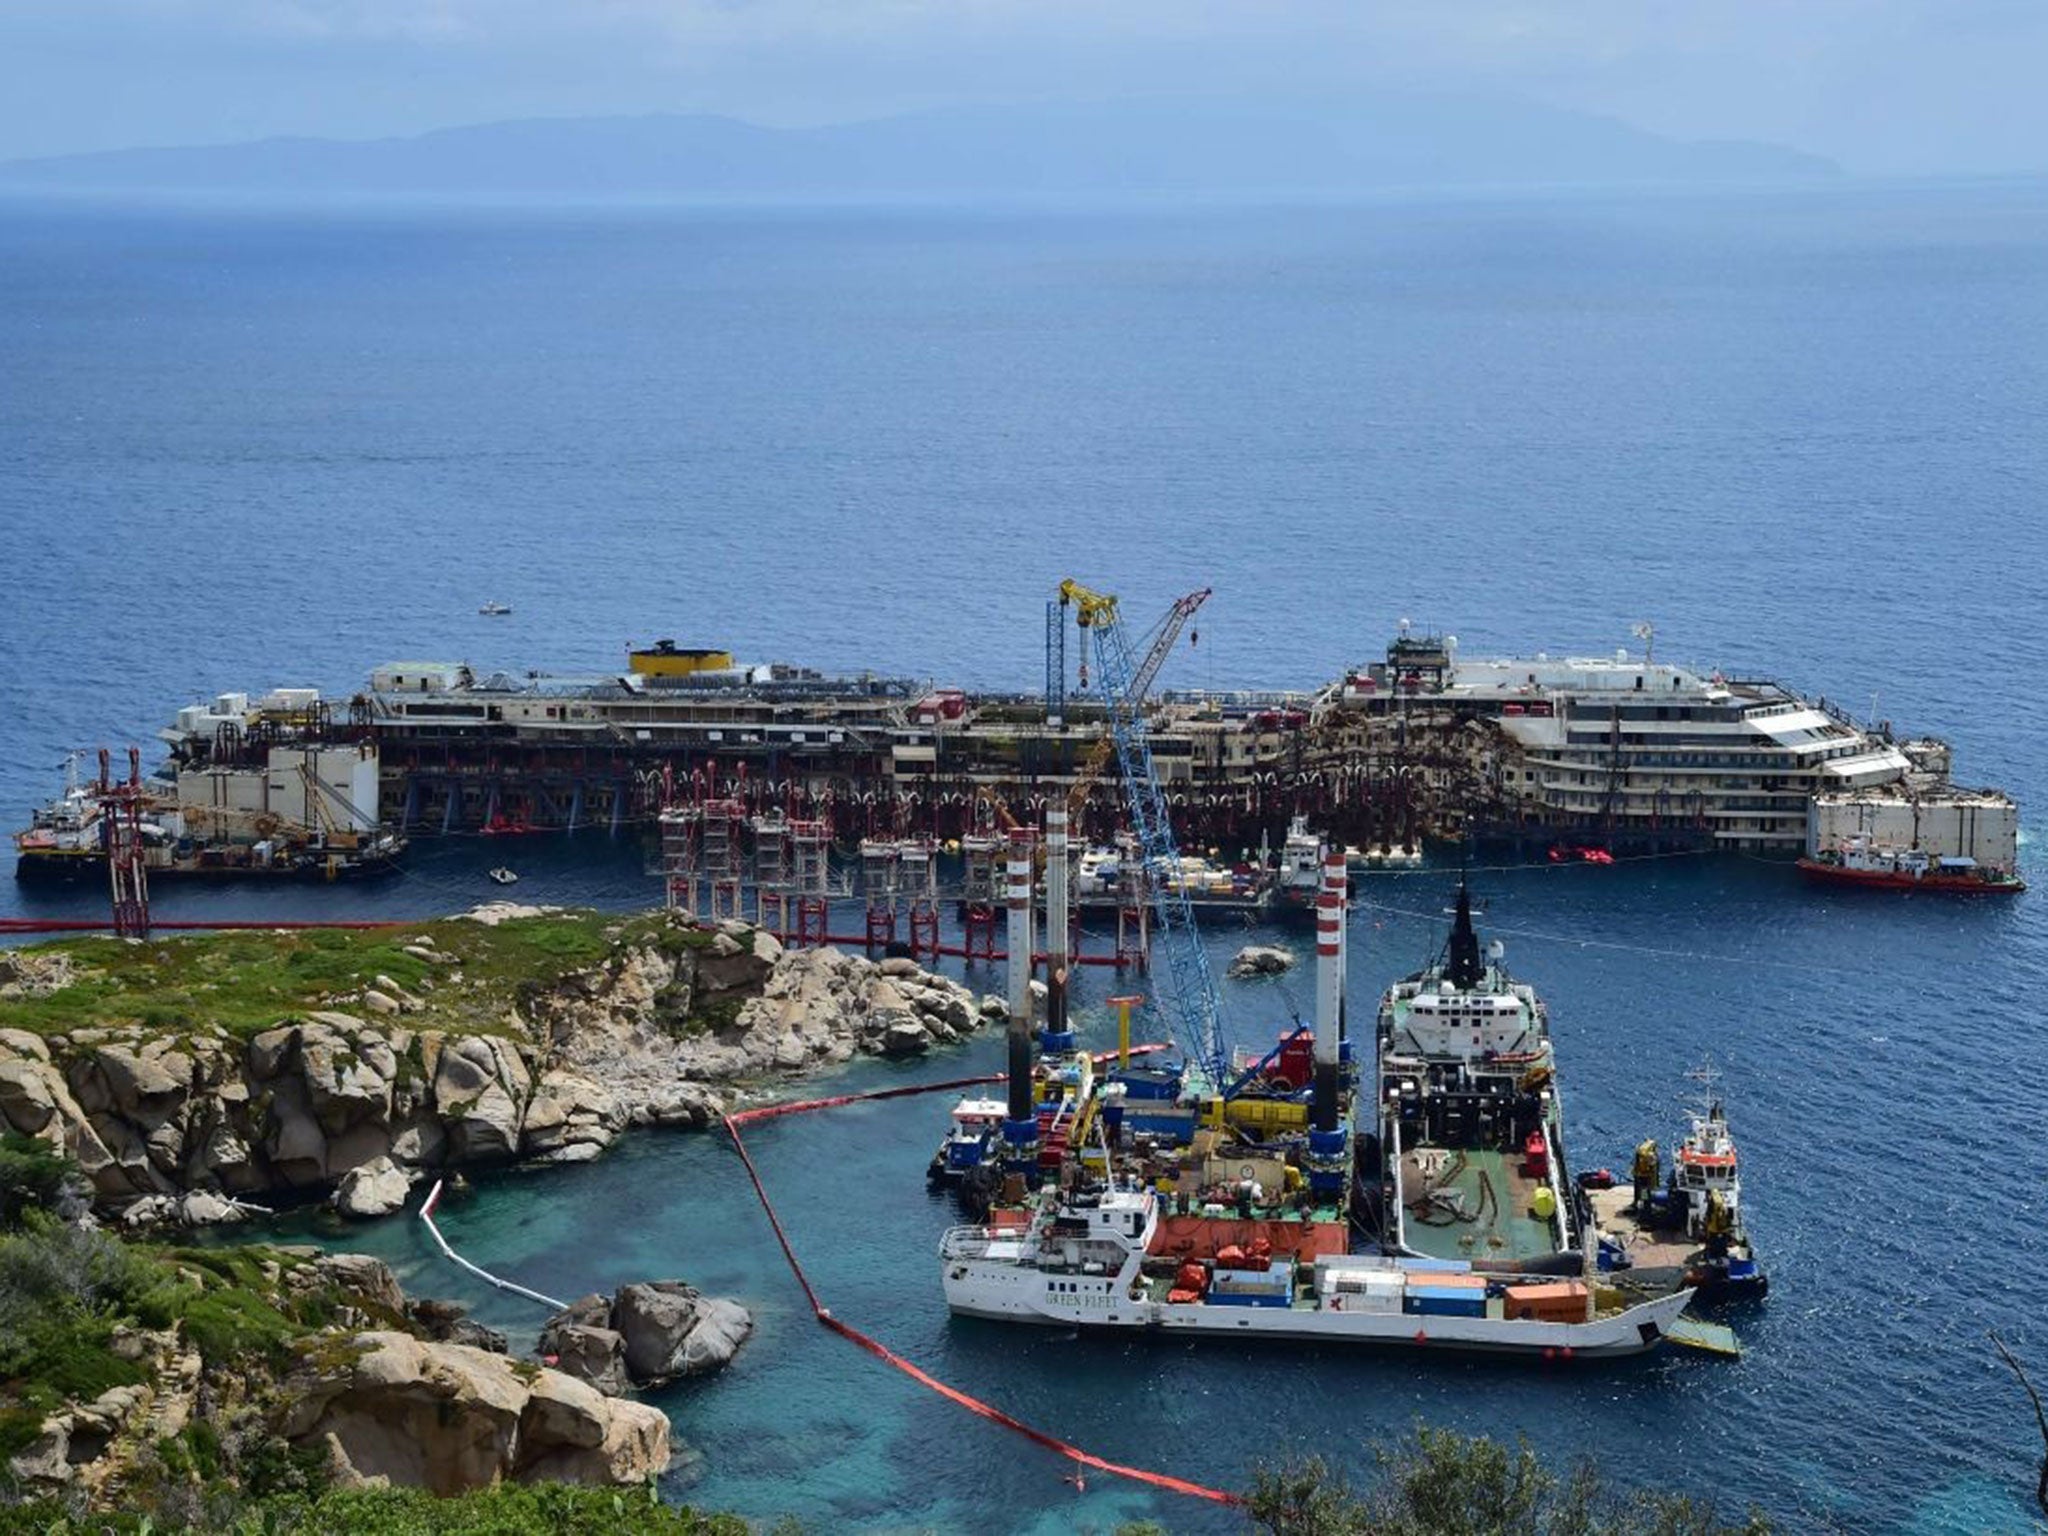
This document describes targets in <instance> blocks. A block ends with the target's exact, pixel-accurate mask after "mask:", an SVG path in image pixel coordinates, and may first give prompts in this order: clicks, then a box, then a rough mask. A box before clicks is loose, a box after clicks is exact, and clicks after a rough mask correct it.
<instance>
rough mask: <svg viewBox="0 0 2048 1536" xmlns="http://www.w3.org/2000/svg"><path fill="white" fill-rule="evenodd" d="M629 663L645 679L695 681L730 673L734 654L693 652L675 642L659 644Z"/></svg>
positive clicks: (633, 655) (633, 654)
mask: <svg viewBox="0 0 2048 1536" xmlns="http://www.w3.org/2000/svg"><path fill="white" fill-rule="evenodd" d="M627 659H628V661H629V662H630V663H631V665H632V668H633V670H634V671H635V672H637V673H639V674H640V676H642V677H693V676H695V675H696V674H697V673H699V672H730V671H731V670H732V652H731V651H712V650H692V649H686V648H683V647H679V646H677V644H676V643H675V641H673V640H657V641H655V642H654V644H653V645H652V646H651V647H650V648H649V649H647V650H644V651H633V652H630V653H629V654H628V657H627Z"/></svg>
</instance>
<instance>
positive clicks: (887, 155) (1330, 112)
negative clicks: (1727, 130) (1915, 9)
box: [0, 95, 1841, 199]
mask: <svg viewBox="0 0 2048 1536" xmlns="http://www.w3.org/2000/svg"><path fill="white" fill-rule="evenodd" d="M1840 174H1841V171H1840V168H1839V167H1838V166H1836V165H1835V164H1834V163H1833V162H1832V161H1829V160H1826V159H1823V158H1822V157H1820V156H1817V155H1809V154H1806V153H1803V152H1801V151H1799V150H1794V149H1788V148H1785V147H1783V146H1780V145H1774V144H1757V143H1744V142H1705V143H1683V142H1680V141H1678V140H1675V139H1668V138H1663V137H1660V136H1659V135H1657V134H1653V133H1649V132H1646V131H1645V130H1643V129H1640V128H1635V127H1632V126H1630V125H1629V124H1627V123H1623V122H1621V121H1619V120H1618V119H1614V118H1606V117H1599V116H1594V115H1591V114H1588V113H1581V112H1570V111H1564V110H1561V109H1558V108H1553V107H1541V106H1533V105H1529V104H1526V103H1515V102H1500V101H1488V100H1482V99H1474V98H1462V97H1448V96H1418V95H1379V96H1374V97H1371V98H1363V99H1359V100H1346V101H1341V102H1332V101H1320V102H1318V101H1309V102H1303V103H1299V104H1285V103H1272V102H1265V101H1246V102H1213V101H1209V102H1188V103H1167V102H1145V103H1109V104H1071V105H1053V106H1044V105H1041V106H1016V107H970V108H950V109H944V110H937V111H931V112H921V113H916V114H912V115H908V116H902V117H888V118H879V119H874V120H871V121H866V122H857V123H845V124H838V125H834V126H830V127H822V128H764V127H760V126H758V125H755V124H752V123H746V122H741V121H739V120H738V119H735V118H727V117H708V116H681V115H676V116H669V115H654V116H641V117H581V118H532V119H523V120H518V121H512V122H500V123H484V124H478V125H475V126H471V127H461V128H444V129H438V130H435V131H433V132H430V133H423V134H419V135H417V136H414V137H410V138H389V139H374V140H362V141H350V140H338V139H317V138H277V139H264V140H261V141H257V142H253V143H245V144H229V145H220V146H215V147H204V148H175V149H131V150H114V151H107V152H101V153H96V154H82V155H64V156H57V157H53V158H46V159H36V160H15V161H8V162H0V188H9V189H15V190H43V191H56V190H64V191H76V192H149V193H219V194H278V193H288V194H296V195H309V196H316V197H317V196H327V195H340V196H375V195H393V196H424V195H436V196H467V197H486V198H488V197H514V198H531V197H570V198H578V199H583V198H600V199H601V198H622V197H632V198H646V197H656V198H659V197H674V198H741V199H746V198H793V197H847V198H862V197H891V196H912V197H919V196H938V195H960V194H983V195H989V194H993V195H1058V194H1104V193H1260V192H1294V193H1345V192H1365V191H1375V190H1387V189H1393V188H1410V187H1458V186H1467V187H1469V186H1488V185H1491V186H1502V185H1507V186H1513V185H1539V184H1556V183H1577V184H1623V183H1630V184H1643V183H1684V184H1699V183H1713V182H1782V181H1793V180H1802V181H1803V180H1812V179H1815V178H1820V177H1832V176H1838V175H1840Z"/></svg>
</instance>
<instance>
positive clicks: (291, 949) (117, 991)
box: [0, 910, 710, 1037]
mask: <svg viewBox="0 0 2048 1536" xmlns="http://www.w3.org/2000/svg"><path fill="white" fill-rule="evenodd" d="M664 917H665V914H662V913H659V912H656V913H650V914H643V915H638V916H634V917H620V916H619V915H617V914H616V913H606V912H592V911H582V910H576V911H564V912H560V913H550V914H548V915H546V916H541V917H524V918H510V919H507V920H505V921H502V922H500V923H498V924H496V925H495V926H492V925H489V924H485V923H480V922H475V921H471V920H469V919H465V918H444V919H440V920H437V921H433V922H421V923H406V924H403V925H401V926H399V927H395V928H373V929H338V928H322V929H309V930H298V931H286V930H261V931H244V932H235V933H212V934H188V935H180V936H178V937H173V938H158V939H151V940H149V941H148V942H147V943H142V944H130V943H122V942H118V941H116V940H113V939H106V938H82V939H66V940H62V941H60V942H58V943H54V944H46V945H38V946H36V947H35V948H34V949H33V950H31V951H27V952H25V953H27V954H29V955H30V956H32V957H36V958H39V959H49V958H50V957H58V956H61V957H63V958H64V959H66V960H68V961H69V962H70V968H71V975H70V977H69V979H68V980H67V981H66V982H65V983H64V984H62V985H59V986H55V987H53V988H51V989H49V990H47V991H39V990H38V989H34V988H23V989H20V990H21V991H22V992H23V995H21V996H15V997H0V1028H13V1029H23V1030H27V1031H29V1032H31V1033H33V1034H38V1035H53V1034H67V1033H70V1032H72V1031H75V1030H78V1029H83V1028H96V1027H105V1026H110V1025H142V1026H144V1027H146V1028H148V1029H150V1030H151V1031H153V1032H156V1033H159V1034H165V1035H177V1034H179V1033H183V1032H188V1031H190V1030H194V1029H199V1028H206V1027H210V1026H216V1025H217V1026H219V1027H220V1028H221V1029H223V1030H225V1031H226V1032H227V1033H228V1034H230V1035H234V1036H239V1037H247V1036H250V1035H254V1034H257V1033H260V1032H261V1031H263V1030H266V1029H269V1028H270V1027H272V1026H273V1025H275V1024H276V1023H278V1021H279V1020H281V1019H284V1018H288V1017H291V1016H292V1015H294V1014H300V1013H305V1012H308V1011H311V1010H314V1009H320V1008H344V1007H347V1006H349V1003H350V1000H351V999H353V998H356V997H359V996H360V994H361V993H362V992H363V991H364V989H366V988H368V987H370V986H372V985H373V984H374V982H375V979H376V978H377V977H379V976H385V977H388V978H390V979H391V980H392V981H394V982H396V983H397V984H398V985H399V986H400V987H403V988H404V989H406V990H407V991H408V992H410V993H413V994H414V995H416V996H417V997H418V998H419V999H420V1001H421V1004H422V1006H421V1007H420V1008H419V1009H418V1010H416V1011H413V1012H410V1013H409V1014H408V1016H407V1019H406V1023H407V1025H408V1026H409V1027H413V1028H419V1029H444V1030H448V1031H450V1032H451V1033H463V1034H479V1033H502V1032H504V1030H505V1028H506V1018H507V1014H508V1013H509V1011H510V1010H511V1008H512V1006H513V1005H514V1004H515V1003H516V1002H517V1001H518V1000H519V996H520V991H521V989H522V988H523V987H525V986H527V985H530V984H533V983H536V982H545V983H551V982H553V981H554V980H555V979H556V978H558V977H560V976H561V975H562V974H564V973H565V972H568V971H573V970H576V969H579V968H581V967H584V966H591V965H597V964H599V963H601V962H602V961H604V960H605V959H606V958H607V957H608V956H609V955H611V954H612V953H614V950H615V946H616V945H617V944H618V942H619V941H621V940H634V939H642V938H649V937H654V936H656V935H659V936H660V941H661V942H662V943H664V944H681V945H686V946H688V947H692V948H695V947H698V945H699V944H700V943H701V944H708V943H709V942H710V936H709V935H698V934H695V933H682V932H677V931H671V930H667V928H666V925H665V922H664ZM423 936H424V937H425V938H427V939H428V940H430V941H431V943H430V945H429V946H428V947H429V948H430V949H431V950H432V951H433V952H435V953H436V954H438V955H440V956H442V957H444V958H442V959H440V960H423V959H421V958H420V957H419V956H418V955H416V954H412V953H409V952H408V951H409V950H410V949H413V948H417V947H419V946H418V944H417V942H416V941H417V940H419V939H420V938H421V937H423ZM457 974H459V975H460V976H461V981H460V983H459V984H454V985H450V984H449V982H450V979H451V978H452V977H453V976H455V975H457Z"/></svg>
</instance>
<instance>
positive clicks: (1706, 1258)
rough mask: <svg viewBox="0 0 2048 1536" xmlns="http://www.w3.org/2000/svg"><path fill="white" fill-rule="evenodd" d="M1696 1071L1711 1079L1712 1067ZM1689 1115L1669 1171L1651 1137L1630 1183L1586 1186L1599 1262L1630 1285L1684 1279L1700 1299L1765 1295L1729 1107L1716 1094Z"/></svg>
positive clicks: (1667, 1284)
mask: <svg viewBox="0 0 2048 1536" xmlns="http://www.w3.org/2000/svg"><path fill="white" fill-rule="evenodd" d="M1693 1075H1694V1076H1696V1077H1698V1078H1699V1079H1701V1080H1702V1081H1707V1082H1711V1080H1712V1074H1711V1073H1707V1072H1701V1073H1696V1074H1693ZM1690 1119H1691V1122H1692V1129H1691V1131H1690V1132H1689V1133H1688V1134H1687V1136H1686V1138H1685V1140H1684V1141H1683V1142H1681V1143H1680V1144H1679V1148H1678V1151H1677V1153H1676V1154H1675V1155H1674V1157H1673V1158H1672V1168H1671V1173H1670V1176H1669V1178H1668V1179H1664V1178H1663V1159H1662V1156H1661V1154H1660V1153H1659V1151H1658V1147H1657V1143H1656V1142H1655V1141H1645V1142H1643V1143H1642V1144H1641V1145H1640V1146H1638V1147H1637V1148H1636V1151H1635V1158H1634V1164H1633V1166H1632V1168H1631V1170H1630V1172H1631V1175H1632V1178H1631V1181H1630V1184H1629V1186H1628V1187H1626V1188H1624V1187H1620V1186H1615V1187H1611V1188H1599V1187H1590V1186H1589V1187H1588V1188H1587V1197H1588V1199H1589V1200H1590V1202H1591V1205H1592V1209H1593V1214H1594V1220H1595V1222H1596V1223H1597V1226H1598V1230H1599V1234H1600V1268H1601V1269H1602V1270H1603V1271H1607V1272H1610V1274H1611V1275H1612V1278H1613V1280H1614V1283H1615V1284H1617V1285H1619V1286H1621V1287H1623V1288H1624V1289H1627V1290H1631V1291H1637V1292H1643V1291H1653V1290H1664V1289H1670V1288H1673V1287H1680V1286H1682V1287H1686V1288H1688V1289H1691V1290H1692V1291H1694V1292H1695V1293H1696V1294H1697V1295H1698V1297H1699V1299H1700V1301H1701V1302H1702V1303H1720V1302H1733V1301H1760V1300H1762V1299H1763V1297H1764V1296H1765V1295H1766V1294H1768V1292H1769V1291H1770V1279H1769V1277H1768V1276H1766V1275H1765V1274H1764V1272H1763V1268H1762V1266H1760V1265H1759V1264H1758V1263H1757V1259H1756V1250H1755V1249H1754V1248H1753V1247H1751V1245H1750V1241H1749V1234H1748V1233H1747V1232H1746V1231H1745V1230H1744V1228H1743V1224H1742V1175H1741V1171H1740V1164H1739V1161H1738V1158H1737V1154H1736V1151H1735V1138H1734V1137H1733V1136H1731V1135H1730V1134H1729V1131H1728V1115H1727V1112H1726V1110H1724V1109H1723V1108H1722V1105H1721V1100H1720V1099H1719V1098H1718V1097H1715V1098H1712V1099H1710V1100H1709V1101H1708V1106H1707V1109H1706V1110H1705V1112H1704V1113H1701V1114H1696V1115H1693V1116H1691V1117H1690ZM1589 1177H1590V1176H1589ZM1660 1180H1662V1187H1661V1188H1660V1187H1659V1185H1660ZM1582 1182H1585V1181H1583V1180H1582ZM1608 1182H1609V1183H1611V1182H1612V1181H1611V1180H1609V1181H1608Z"/></svg>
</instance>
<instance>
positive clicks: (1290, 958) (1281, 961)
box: [1230, 944, 1294, 977]
mask: <svg viewBox="0 0 2048 1536" xmlns="http://www.w3.org/2000/svg"><path fill="white" fill-rule="evenodd" d="M1293 965H1294V951H1293V950H1291V949H1282V948H1281V947H1280V946H1279V945H1277V944H1247V945H1245V947H1244V948H1243V949H1240V950H1239V951H1238V952H1237V953H1236V954H1235V955H1233V956H1231V959H1230V974H1231V975H1232V976H1236V977H1246V976H1278V975H1279V974H1280V973H1281V972H1282V971H1285V970H1290V969H1292V968H1293Z"/></svg>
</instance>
